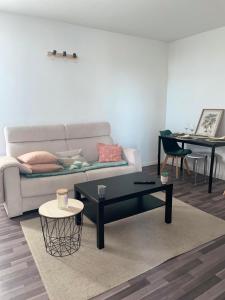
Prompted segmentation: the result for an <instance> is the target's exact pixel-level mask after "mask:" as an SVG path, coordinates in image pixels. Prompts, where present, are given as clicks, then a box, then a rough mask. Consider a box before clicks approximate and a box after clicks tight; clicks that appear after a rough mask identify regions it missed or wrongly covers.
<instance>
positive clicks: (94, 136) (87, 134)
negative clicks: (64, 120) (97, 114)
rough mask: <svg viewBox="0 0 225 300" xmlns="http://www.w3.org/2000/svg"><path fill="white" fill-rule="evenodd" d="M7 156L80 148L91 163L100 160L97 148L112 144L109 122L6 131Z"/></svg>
mask: <svg viewBox="0 0 225 300" xmlns="http://www.w3.org/2000/svg"><path fill="white" fill-rule="evenodd" d="M4 133H5V140H6V154H7V155H10V156H13V157H17V156H19V155H22V154H24V153H27V152H31V151H49V152H51V153H53V154H55V153H56V152H61V151H66V150H72V149H77V148H81V149H82V153H83V155H84V157H85V158H86V159H87V160H88V161H96V160H97V159H98V151H97V144H98V143H104V144H112V143H113V140H112V138H111V136H110V134H111V128H110V124H109V123H107V122H96V123H84V124H67V125H48V126H26V127H25V126H24V127H6V128H5V131H4Z"/></svg>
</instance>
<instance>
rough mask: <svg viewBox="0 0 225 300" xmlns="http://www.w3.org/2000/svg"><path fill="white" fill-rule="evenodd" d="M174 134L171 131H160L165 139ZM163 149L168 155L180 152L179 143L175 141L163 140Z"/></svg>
mask: <svg viewBox="0 0 225 300" xmlns="http://www.w3.org/2000/svg"><path fill="white" fill-rule="evenodd" d="M171 134H172V132H171V131H170V130H169V129H166V130H162V131H160V136H161V137H165V136H169V135H171ZM162 144H163V149H164V152H165V153H166V154H168V153H173V152H175V151H177V150H180V149H181V148H180V147H179V145H178V143H177V142H176V141H174V140H168V139H162Z"/></svg>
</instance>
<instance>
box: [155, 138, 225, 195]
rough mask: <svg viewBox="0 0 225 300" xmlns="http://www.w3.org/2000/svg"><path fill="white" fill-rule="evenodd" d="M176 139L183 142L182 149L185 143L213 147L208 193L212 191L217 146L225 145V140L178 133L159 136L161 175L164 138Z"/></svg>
mask: <svg viewBox="0 0 225 300" xmlns="http://www.w3.org/2000/svg"><path fill="white" fill-rule="evenodd" d="M163 139H165V140H166V139H167V140H175V141H176V142H178V143H181V145H182V149H184V145H185V144H190V145H197V146H202V147H207V148H210V149H211V155H210V156H211V161H210V170H209V181H208V193H211V192H212V181H213V169H214V158H215V151H216V148H219V147H225V140H220V141H218V140H209V139H208V138H207V137H206V138H198V137H195V136H193V137H189V138H185V137H181V136H176V135H168V136H164V137H162V136H159V137H158V175H160V164H161V144H162V140H163ZM180 167H181V170H183V159H181V166H180Z"/></svg>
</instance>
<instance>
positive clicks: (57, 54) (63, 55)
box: [47, 50, 77, 59]
mask: <svg viewBox="0 0 225 300" xmlns="http://www.w3.org/2000/svg"><path fill="white" fill-rule="evenodd" d="M47 55H48V56H51V57H61V58H68V59H76V58H77V54H76V53H73V54H69V53H66V51H63V52H57V51H56V50H53V51H49V52H48V53H47Z"/></svg>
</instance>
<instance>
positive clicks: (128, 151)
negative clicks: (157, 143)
mask: <svg viewBox="0 0 225 300" xmlns="http://www.w3.org/2000/svg"><path fill="white" fill-rule="evenodd" d="M123 158H124V159H125V160H126V161H127V162H128V164H129V165H134V166H135V167H136V170H137V171H138V172H141V171H142V164H141V156H140V153H139V151H138V150H137V149H133V148H123Z"/></svg>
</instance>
